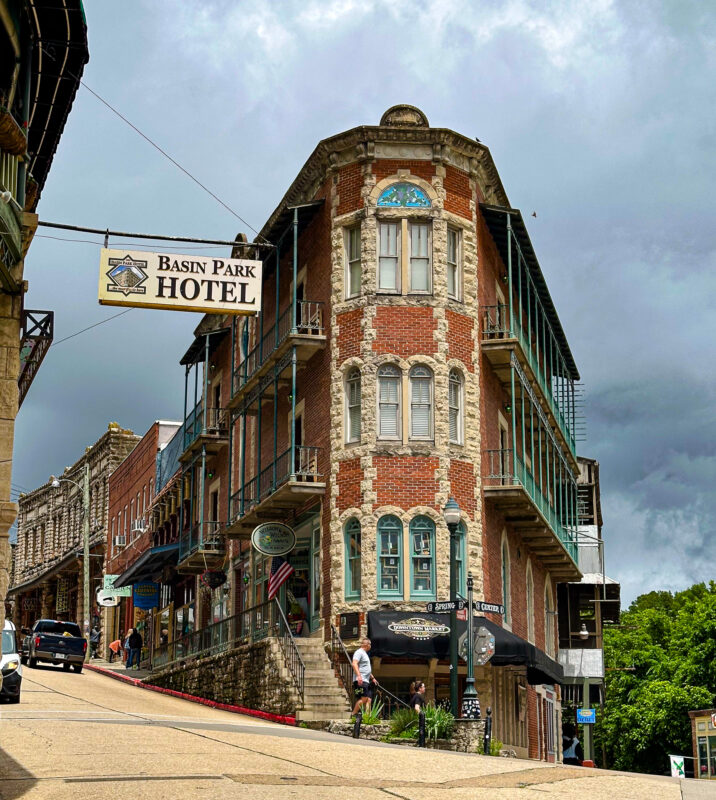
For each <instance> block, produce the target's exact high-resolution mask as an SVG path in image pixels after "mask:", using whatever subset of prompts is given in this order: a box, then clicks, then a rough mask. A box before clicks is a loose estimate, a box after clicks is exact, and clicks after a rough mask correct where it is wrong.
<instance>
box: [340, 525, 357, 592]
mask: <svg viewBox="0 0 716 800" xmlns="http://www.w3.org/2000/svg"><path fill="white" fill-rule="evenodd" d="M344 531H345V548H346V587H345V597H346V600H360V557H361V529H360V522H358V520H357V519H355V518H353V519H350V520H348V522H346V525H345V528H344Z"/></svg>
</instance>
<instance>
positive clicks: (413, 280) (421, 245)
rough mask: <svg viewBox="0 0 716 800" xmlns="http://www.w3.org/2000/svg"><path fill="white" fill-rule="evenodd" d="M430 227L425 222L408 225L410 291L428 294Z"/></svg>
mask: <svg viewBox="0 0 716 800" xmlns="http://www.w3.org/2000/svg"><path fill="white" fill-rule="evenodd" d="M430 273H431V269H430V226H429V225H428V223H427V222H411V223H410V291H411V292H426V293H428V292H430V290H431V283H432V281H431V274H430Z"/></svg>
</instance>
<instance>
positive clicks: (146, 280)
mask: <svg viewBox="0 0 716 800" xmlns="http://www.w3.org/2000/svg"><path fill="white" fill-rule="evenodd" d="M261 267H262V262H261V261H254V260H251V259H246V258H215V257H208V256H207V257H204V256H196V255H193V256H186V255H176V254H173V253H145V252H139V251H136V250H108V249H107V248H102V251H101V255H100V268H99V302H100V304H101V305H105V306H130V307H136V308H162V309H169V310H172V311H199V312H202V313H205V314H219V313H220V314H257V313H258V312H259V311H260V310H261V309H260V305H261V299H260V298H261Z"/></svg>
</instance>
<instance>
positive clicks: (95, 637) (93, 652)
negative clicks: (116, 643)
mask: <svg viewBox="0 0 716 800" xmlns="http://www.w3.org/2000/svg"><path fill="white" fill-rule="evenodd" d="M100 637H101V633H100V632H99V628H98V627H97V626H96V625H95V626H94V627H93V628H92V630H91V631H90V639H89V643H90V658H97V648H98V647H99V640H100Z"/></svg>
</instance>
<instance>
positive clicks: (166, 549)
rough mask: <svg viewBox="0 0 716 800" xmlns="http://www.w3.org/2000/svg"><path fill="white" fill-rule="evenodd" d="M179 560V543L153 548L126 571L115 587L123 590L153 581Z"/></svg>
mask: <svg viewBox="0 0 716 800" xmlns="http://www.w3.org/2000/svg"><path fill="white" fill-rule="evenodd" d="M178 560H179V542H175V543H174V544H165V545H162V546H161V547H152V548H150V549H149V550H147V551H146V552H144V553H142V555H141V556H139V558H138V559H137V560H136V561H135V562H134V564H132V566H131V567H128V568H127V569H125V570H124V572H123V573H122V574H121V575H120V576H119V577H118V578H117V580H116V581H115V582H114V586H115V587H116V588H117V589H121V588H122V587H124V586H131V585H132V584H134V583H144V582H146V581H151V579H152V578H153V577H154V576H155V575H157V574H158V573H159V572H161V571H162V570H163V569H164V567H170V566H174V565H175V564H176V563H177V561H178Z"/></svg>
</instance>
